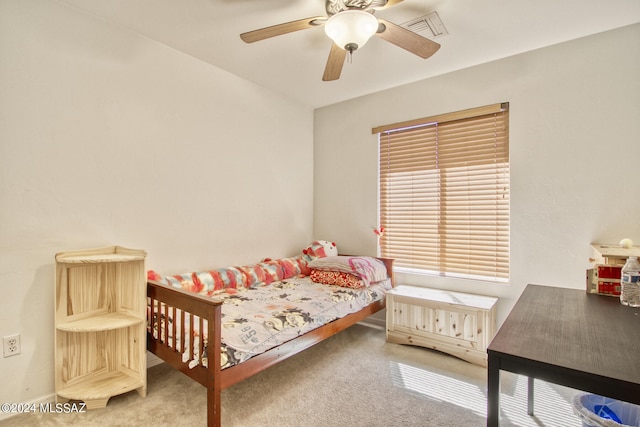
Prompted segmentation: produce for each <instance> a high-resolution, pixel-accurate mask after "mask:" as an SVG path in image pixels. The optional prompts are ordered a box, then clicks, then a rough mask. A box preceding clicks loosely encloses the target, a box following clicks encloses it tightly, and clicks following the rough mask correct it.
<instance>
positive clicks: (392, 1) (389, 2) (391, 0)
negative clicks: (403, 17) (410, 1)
mask: <svg viewBox="0 0 640 427" xmlns="http://www.w3.org/2000/svg"><path fill="white" fill-rule="evenodd" d="M401 2H402V0H387V2H386V3H385V5H384V6H380V7H376V8H375V9H376V10H384V9H388V8H390V7H391V6H395V5H396V4H398V3H401Z"/></svg>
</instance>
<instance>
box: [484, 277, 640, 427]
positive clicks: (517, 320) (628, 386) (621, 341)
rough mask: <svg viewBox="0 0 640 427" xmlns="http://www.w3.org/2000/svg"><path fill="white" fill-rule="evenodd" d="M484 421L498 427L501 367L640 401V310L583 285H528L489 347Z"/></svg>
mask: <svg viewBox="0 0 640 427" xmlns="http://www.w3.org/2000/svg"><path fill="white" fill-rule="evenodd" d="M487 353H488V357H489V366H488V396H487V426H497V425H498V421H499V411H500V370H503V371H509V372H514V373H517V374H522V375H526V376H528V377H529V393H530V395H529V402H528V403H529V413H530V414H532V413H533V406H532V405H533V394H532V393H533V379H534V378H539V379H542V380H545V381H549V382H552V383H555V384H561V385H564V386H567V387H570V388H575V389H578V390H584V391H587V392H589V393H594V394H599V395H602V396H607V397H611V398H614V399H618V400H622V401H626V402H630V403H634V404H640V308H632V307H626V306H623V305H621V304H620V300H619V299H618V298H614V297H607V296H601V295H589V294H587V293H586V292H585V291H583V290H578V289H565V288H556V287H549V286H539V285H528V286H527V287H526V288H525V290H524V292H523V293H522V295H521V296H520V299H518V302H517V303H516V305H515V306H514V307H513V309H512V310H511V313H509V316H508V317H507V319H506V320H505V321H504V323H503V324H502V326H501V327H500V330H499V331H498V333H497V334H496V336H495V337H494V338H493V340H492V341H491V344H489V348H488V350H487Z"/></svg>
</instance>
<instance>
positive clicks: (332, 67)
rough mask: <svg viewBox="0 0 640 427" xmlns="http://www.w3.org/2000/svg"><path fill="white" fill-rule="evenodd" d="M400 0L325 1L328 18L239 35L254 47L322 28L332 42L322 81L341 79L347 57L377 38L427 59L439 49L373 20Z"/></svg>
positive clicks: (389, 25) (400, 0) (435, 45)
mask: <svg viewBox="0 0 640 427" xmlns="http://www.w3.org/2000/svg"><path fill="white" fill-rule="evenodd" d="M402 1H403V0H325V9H326V12H327V16H314V17H310V18H305V19H298V20H296V21H291V22H286V23H283V24H278V25H273V26H270V27H266V28H261V29H258V30H254V31H249V32H246V33H242V34H240V38H241V39H242V40H244V41H245V42H246V43H253V42H257V41H260V40H264V39H268V38H271V37H275V36H280V35H283V34H288V33H292V32H294V31H300V30H306V29H308V28H315V27H318V26H321V25H324V27H325V32H326V33H327V35H328V36H329V38H331V39H332V40H333V44H332V45H331V51H330V52H329V58H328V60H327V64H326V66H325V69H324V74H323V76H322V80H324V81H330V80H337V79H339V78H340V73H341V72H342V66H343V65H344V61H345V58H346V57H347V53H349V54H352V53H353V51H355V50H356V49H358V48H361V47H362V46H363V45H364V44H365V43H366V42H367V40H369V38H371V37H372V36H373V35H376V36H378V37H380V38H382V39H383V40H386V41H388V42H390V43H393V44H395V45H396V46H398V47H401V48H402V49H405V50H407V51H409V52H411V53H413V54H415V55H418V56H419V57H421V58H424V59H426V58H429V57H430V56H431V55H433V54H434V53H436V51H437V50H438V49H439V48H440V45H439V44H438V43H436V42H434V41H431V40H429V39H428V38H426V37H422V36H420V35H418V34H416V33H414V32H413V31H409V30H407V29H405V28H403V27H401V26H399V25H396V24H394V23H392V22H389V21H386V20H384V19H380V18H376V17H375V16H374V13H375V12H376V11H378V10H384V9H388V8H390V7H391V6H394V5H396V4H398V3H400V2H402Z"/></svg>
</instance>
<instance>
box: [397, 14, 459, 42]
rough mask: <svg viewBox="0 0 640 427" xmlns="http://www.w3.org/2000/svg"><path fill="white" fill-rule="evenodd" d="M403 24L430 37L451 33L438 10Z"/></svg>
mask: <svg viewBox="0 0 640 427" xmlns="http://www.w3.org/2000/svg"><path fill="white" fill-rule="evenodd" d="M401 26H402V27H404V28H406V29H408V30H411V31H413V32H414V33H417V34H420V35H421V36H423V37H426V38H429V39H432V38H434V37H439V36H444V35H447V34H449V32H448V31H447V29H446V28H445V26H444V24H443V23H442V21H441V20H440V16H438V12H436V11H433V12H430V13H428V14H426V15H424V16H421V17H420V18H416V19H412V20H411V21H409V22H405V23H404V24H402V25H401Z"/></svg>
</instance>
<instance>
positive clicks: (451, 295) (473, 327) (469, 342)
mask: <svg viewBox="0 0 640 427" xmlns="http://www.w3.org/2000/svg"><path fill="white" fill-rule="evenodd" d="M497 301H498V299H497V298H494V297H487V296H481V295H472V294H464V293H460V292H451V291H446V290H438V289H430V288H423V287H416V286H407V285H401V286H397V287H396V288H394V289H392V290H390V291H389V292H388V293H387V341H388V342H392V343H398V344H410V345H416V346H421V347H426V348H431V349H434V350H438V351H442V352H444V353H448V354H451V355H453V356H456V357H459V358H460V359H463V360H466V361H468V362H471V363H475V364H477V365H481V366H485V367H486V366H487V347H488V346H489V342H490V341H491V339H492V338H493V336H494V334H495V332H496V302H497Z"/></svg>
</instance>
